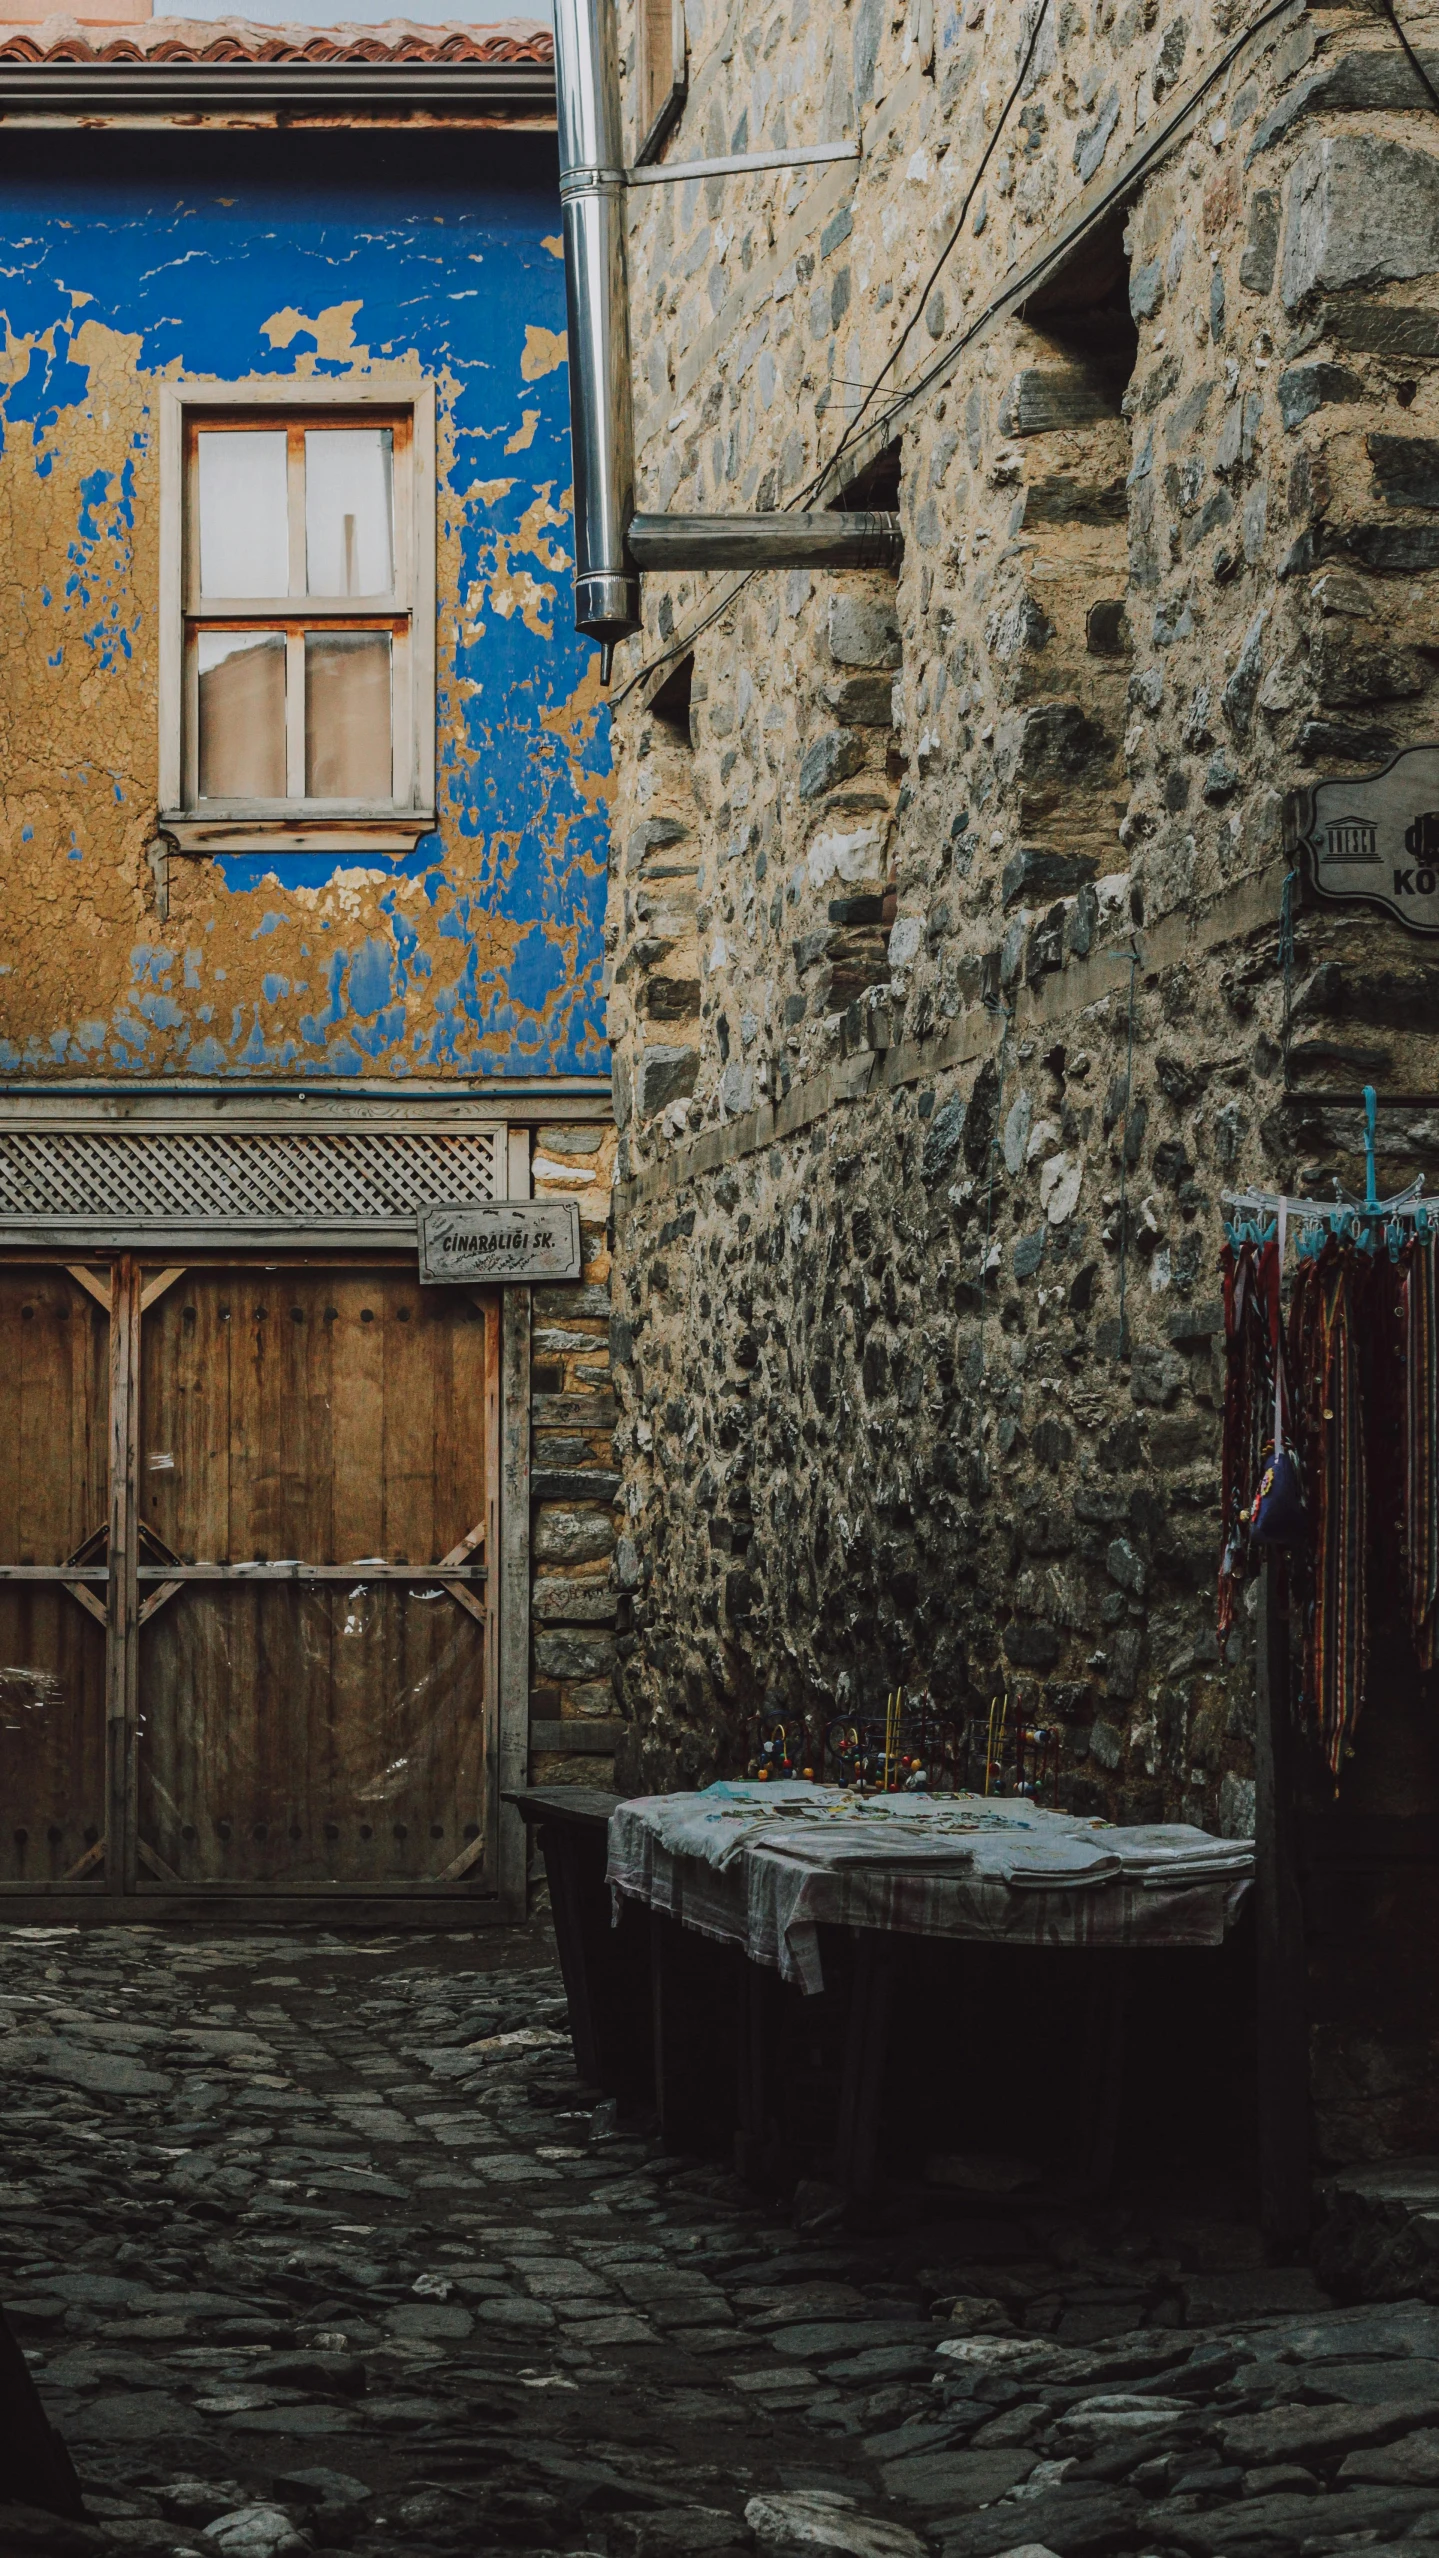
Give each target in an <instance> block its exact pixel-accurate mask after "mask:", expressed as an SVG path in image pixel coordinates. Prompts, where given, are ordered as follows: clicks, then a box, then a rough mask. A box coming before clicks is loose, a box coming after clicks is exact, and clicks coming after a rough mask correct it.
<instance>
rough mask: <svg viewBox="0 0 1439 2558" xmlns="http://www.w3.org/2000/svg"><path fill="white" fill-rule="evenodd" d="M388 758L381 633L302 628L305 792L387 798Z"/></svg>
mask: <svg viewBox="0 0 1439 2558" xmlns="http://www.w3.org/2000/svg"><path fill="white" fill-rule="evenodd" d="M392 763H393V752H392V749H391V745H390V634H389V632H388V631H324V632H320V631H311V632H309V633H308V634H307V636H306V640H305V796H306V798H307V799H388V798H389V797H390V795H391V768H392Z"/></svg>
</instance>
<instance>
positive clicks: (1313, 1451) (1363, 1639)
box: [1289, 1243, 1376, 1777]
mask: <svg viewBox="0 0 1439 2558" xmlns="http://www.w3.org/2000/svg"><path fill="white" fill-rule="evenodd" d="M1373 1278H1374V1273H1373V1270H1372V1266H1371V1265H1369V1264H1368V1263H1367V1261H1366V1260H1365V1257H1364V1256H1363V1255H1362V1254H1359V1253H1357V1252H1356V1251H1355V1250H1354V1249H1353V1247H1352V1246H1350V1245H1345V1244H1335V1243H1329V1244H1326V1245H1325V1247H1324V1250H1323V1252H1322V1253H1320V1254H1319V1256H1318V1258H1317V1259H1315V1260H1312V1261H1310V1260H1306V1261H1303V1262H1301V1264H1300V1267H1299V1270H1298V1273H1297V1275H1296V1277H1295V1282H1294V1293H1293V1298H1292V1301H1291V1304H1290V1310H1289V1367H1290V1374H1291V1376H1292V1377H1293V1378H1295V1379H1296V1381H1297V1392H1296V1396H1295V1424H1296V1437H1297V1439H1298V1442H1299V1445H1300V1448H1301V1451H1302V1456H1303V1467H1304V1480H1305V1483H1306V1486H1308V1487H1309V1510H1310V1519H1311V1523H1312V1528H1313V1545H1312V1551H1311V1570H1312V1591H1311V1597H1310V1604H1309V1607H1308V1609H1307V1611H1306V1623H1305V1628H1304V1691H1305V1701H1306V1703H1307V1704H1308V1707H1309V1710H1310V1712H1311V1714H1312V1715H1313V1716H1314V1719H1315V1722H1316V1724H1317V1727H1318V1733H1319V1739H1320V1743H1321V1746H1322V1748H1323V1751H1324V1755H1325V1758H1326V1760H1327V1762H1328V1765H1329V1768H1330V1771H1331V1773H1332V1774H1333V1775H1334V1776H1335V1777H1337V1776H1338V1773H1339V1769H1340V1766H1341V1764H1342V1763H1343V1760H1344V1759H1345V1757H1346V1756H1347V1754H1348V1752H1349V1749H1350V1747H1351V1746H1352V1742H1353V1737H1354V1729H1355V1726H1356V1724H1357V1723H1358V1720H1359V1717H1360V1715H1361V1714H1362V1712H1363V1710H1364V1698H1365V1676H1366V1669H1367V1658H1368V1635H1369V1627H1368V1537H1369V1484H1368V1466H1367V1462H1366V1448H1365V1395H1364V1390H1363V1379H1362V1374H1361V1359H1360V1341H1361V1334H1362V1326H1363V1322H1364V1319H1365V1318H1364V1304H1363V1301H1364V1299H1365V1298H1366V1297H1367V1296H1370V1295H1374V1294H1375V1293H1376V1292H1375V1290H1374V1288H1373V1286H1372V1285H1370V1284H1366V1283H1372V1281H1373Z"/></svg>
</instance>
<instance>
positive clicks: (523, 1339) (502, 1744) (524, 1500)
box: [488, 1288, 530, 1919]
mask: <svg viewBox="0 0 1439 2558" xmlns="http://www.w3.org/2000/svg"><path fill="white" fill-rule="evenodd" d="M500 1302H501V1313H500V1320H499V1327H498V1328H499V1330H500V1333H501V1355H500V1377H499V1407H500V1426H501V1431H502V1442H501V1459H500V1519H499V1540H498V1545H497V1546H492V1548H491V1551H490V1555H489V1557H488V1560H489V1566H490V1573H491V1581H490V1590H491V1594H492V1599H493V1596H494V1595H495V1591H496V1583H498V1598H499V1621H500V1622H499V1649H500V1659H499V1715H498V1739H499V1767H498V1771H497V1781H494V1782H492V1783H491V1786H490V1818H491V1820H492V1822H493V1823H494V1824H495V1848H496V1853H495V1864H494V1867H493V1869H492V1870H493V1872H494V1876H495V1882H496V1888H497V1889H498V1892H499V1896H500V1902H501V1906H502V1908H503V1909H504V1912H505V1914H506V1916H507V1917H509V1918H513V1919H522V1918H523V1917H524V1915H525V1877H526V1869H527V1867H528V1863H529V1848H528V1841H527V1839H526V1835H525V1825H524V1822H523V1821H522V1820H521V1818H520V1815H519V1813H518V1812H517V1811H516V1810H515V1808H514V1805H513V1804H512V1803H504V1802H502V1801H501V1800H500V1797H501V1796H502V1795H503V1794H506V1793H509V1792H512V1791H513V1790H514V1789H515V1788H516V1787H517V1786H521V1785H523V1784H524V1783H525V1780H526V1778H527V1776H528V1774H529V1755H530V1292H529V1290H528V1288H506V1289H505V1290H504V1291H503V1292H502V1296H501V1301H500Z"/></svg>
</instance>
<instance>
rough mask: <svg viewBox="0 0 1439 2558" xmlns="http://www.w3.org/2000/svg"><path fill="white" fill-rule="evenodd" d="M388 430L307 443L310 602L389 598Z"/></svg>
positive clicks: (344, 431) (345, 432) (332, 432)
mask: <svg viewBox="0 0 1439 2558" xmlns="http://www.w3.org/2000/svg"><path fill="white" fill-rule="evenodd" d="M393 443H394V438H393V436H392V434H391V432H390V429H389V428H388V427H387V426H365V427H358V428H350V427H332V428H328V429H325V428H320V429H318V430H316V431H315V432H313V433H311V434H308V435H307V436H306V437H305V560H306V578H307V583H308V588H309V592H310V594H311V595H388V594H389V593H390V590H391V588H392V586H393V584H394V577H395V568H394V538H393V533H392V523H393V513H394V508H393V498H392V492H391V448H392V446H393Z"/></svg>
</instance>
